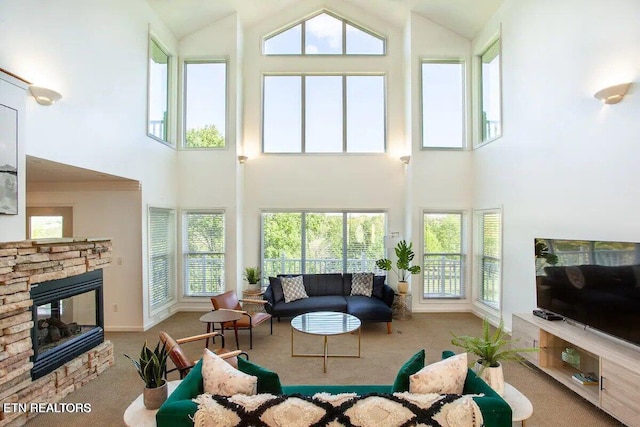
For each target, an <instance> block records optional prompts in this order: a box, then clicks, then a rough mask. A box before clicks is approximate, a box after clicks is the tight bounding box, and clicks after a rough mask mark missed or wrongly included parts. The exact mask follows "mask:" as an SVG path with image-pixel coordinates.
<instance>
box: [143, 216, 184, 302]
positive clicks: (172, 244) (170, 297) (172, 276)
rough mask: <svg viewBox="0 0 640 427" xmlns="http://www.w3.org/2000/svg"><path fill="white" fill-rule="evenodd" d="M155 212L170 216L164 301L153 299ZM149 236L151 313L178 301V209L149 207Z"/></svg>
mask: <svg viewBox="0 0 640 427" xmlns="http://www.w3.org/2000/svg"><path fill="white" fill-rule="evenodd" d="M154 212H157V213H163V214H166V215H168V216H169V221H168V223H167V224H168V226H169V229H168V232H167V236H166V237H167V239H168V242H167V251H168V252H167V254H166V255H165V256H166V258H167V263H168V269H169V272H168V277H167V290H166V294H167V298H166V299H164V300H162V301H156V302H155V303H154V301H153V300H152V296H153V289H154V283H153V262H154V261H153V258H154V257H153V253H152V250H153V243H154V241H153V237H154V236H153V233H152V229H151V223H152V215H153V214H154ZM147 218H148V219H147V222H148V225H147V230H148V231H147V237H148V239H147V240H148V243H147V244H148V250H147V253H148V257H149V258H148V283H149V311H150V313H151V314H154V313H157V312H158V311H160V310H162V309H164V308H165V307H167V306H168V305H170V304H172V303H174V302H175V301H176V294H177V292H176V290H177V277H176V276H177V262H176V261H177V256H176V247H177V245H176V243H177V240H176V238H177V225H176V211H175V209H171V208H158V207H151V206H150V207H149V209H148V216H147Z"/></svg>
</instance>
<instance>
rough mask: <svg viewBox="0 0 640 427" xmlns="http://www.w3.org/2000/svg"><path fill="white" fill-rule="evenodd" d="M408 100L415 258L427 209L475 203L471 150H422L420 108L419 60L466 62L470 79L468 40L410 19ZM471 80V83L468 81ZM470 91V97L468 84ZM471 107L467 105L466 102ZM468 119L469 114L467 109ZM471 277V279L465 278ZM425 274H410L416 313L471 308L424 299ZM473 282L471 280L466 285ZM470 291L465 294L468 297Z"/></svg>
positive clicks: (420, 246)
mask: <svg viewBox="0 0 640 427" xmlns="http://www.w3.org/2000/svg"><path fill="white" fill-rule="evenodd" d="M409 25H410V31H409V34H410V54H409V58H408V61H409V63H410V64H411V65H410V73H409V74H408V79H409V82H410V85H408V95H407V96H409V97H410V105H411V117H410V121H409V126H410V129H411V146H412V156H411V163H410V166H409V173H410V191H409V193H408V198H409V200H408V204H407V206H408V207H407V210H408V212H407V214H408V215H410V217H411V227H410V230H411V240H412V241H413V242H414V250H415V251H416V253H417V254H421V253H423V249H424V248H423V246H424V243H423V240H424V236H423V231H422V216H423V212H424V210H425V209H427V210H443V211H468V210H469V209H470V207H471V200H472V197H473V196H472V189H473V185H472V181H471V177H472V166H473V163H472V152H471V151H469V150H433V149H430V150H423V149H421V147H422V126H421V123H422V107H421V102H422V99H421V87H422V84H421V78H422V76H421V61H422V60H424V59H453V60H463V61H465V68H466V71H467V76H470V75H471V66H470V64H469V63H470V51H471V42H470V40H468V39H466V38H464V37H462V36H460V35H458V34H456V33H454V32H453V31H451V30H449V29H447V28H445V27H442V26H440V25H438V24H436V23H434V22H432V21H430V20H428V19H427V18H425V17H423V16H421V15H418V14H415V13H413V14H411V16H410V21H409ZM467 80H469V79H468V78H467ZM467 93H469V94H470V90H469V84H468V82H467ZM466 105H467V107H468V106H469V103H468V102H467V103H466ZM467 110H468V111H467V115H469V114H470V110H469V109H468V108H467ZM467 279H469V277H467ZM422 282H423V275H422V273H421V274H418V275H415V276H412V281H411V287H412V293H413V295H414V298H413V305H414V309H415V310H416V311H452V310H468V309H469V300H468V299H467V300H443V301H441V300H424V299H422V298H421V297H420V295H422V289H421V284H422ZM470 285H471V282H470V281H469V280H467V283H466V286H470ZM469 294H470V293H469V292H467V296H469Z"/></svg>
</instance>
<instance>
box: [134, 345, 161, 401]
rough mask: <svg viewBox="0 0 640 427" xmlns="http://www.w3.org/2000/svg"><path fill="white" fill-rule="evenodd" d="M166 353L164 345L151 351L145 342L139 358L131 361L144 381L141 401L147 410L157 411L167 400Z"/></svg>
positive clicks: (157, 346)
mask: <svg viewBox="0 0 640 427" xmlns="http://www.w3.org/2000/svg"><path fill="white" fill-rule="evenodd" d="M168 355H169V353H168V352H167V349H166V346H165V344H163V345H162V348H161V347H160V343H159V342H158V344H157V345H156V348H155V349H154V350H153V351H152V350H151V349H150V348H149V347H148V346H147V342H146V341H145V342H144V345H143V346H142V351H140V358H139V359H138V360H134V359H132V358H131V357H130V356H128V355H126V354H125V356H126V357H127V358H129V360H131V361H132V362H133V364H134V366H135V367H136V369H137V370H138V375H140V378H142V381H144V385H145V387H144V391H143V393H142V394H143V401H144V406H145V407H146V408H147V409H158V408H159V407H160V406H161V405H162V404H163V403H164V401H165V400H167V380H166V379H165V376H166V372H167V357H168Z"/></svg>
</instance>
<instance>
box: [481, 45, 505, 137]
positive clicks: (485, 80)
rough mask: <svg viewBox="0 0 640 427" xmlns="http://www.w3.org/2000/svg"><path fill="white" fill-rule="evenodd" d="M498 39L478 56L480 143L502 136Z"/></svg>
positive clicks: (500, 70)
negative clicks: (480, 115) (480, 116)
mask: <svg viewBox="0 0 640 427" xmlns="http://www.w3.org/2000/svg"><path fill="white" fill-rule="evenodd" d="M500 50H501V49H500V39H498V40H496V41H495V42H493V43H492V44H491V46H489V47H488V48H487V50H485V51H484V52H483V53H482V55H480V92H481V93H480V104H481V105H480V112H481V114H482V118H481V127H482V129H481V131H482V141H480V143H484V142H489V141H492V140H494V139H496V138H499V137H501V136H502V87H501V86H502V69H501V60H500Z"/></svg>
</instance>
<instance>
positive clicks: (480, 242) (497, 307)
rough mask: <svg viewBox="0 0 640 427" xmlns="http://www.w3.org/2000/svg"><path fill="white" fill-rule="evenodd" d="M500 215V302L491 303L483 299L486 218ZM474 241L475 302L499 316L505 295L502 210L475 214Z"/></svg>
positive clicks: (481, 307) (487, 210) (481, 211)
mask: <svg viewBox="0 0 640 427" xmlns="http://www.w3.org/2000/svg"><path fill="white" fill-rule="evenodd" d="M492 214H498V215H500V231H499V233H500V236H499V240H500V254H499V256H498V262H499V264H500V265H499V267H498V274H499V275H500V277H499V279H498V286H499V289H498V301H497V302H489V301H485V300H483V299H482V294H483V268H482V267H483V260H482V259H483V256H484V216H485V215H492ZM474 226H475V233H474V240H475V245H474V247H475V251H474V252H475V254H474V266H475V269H474V270H475V274H474V276H475V280H476V285H475V286H474V302H475V304H476V305H477V306H478V307H479V308H480V309H481V310H482V311H486V312H487V313H489V314H490V315H493V316H498V317H499V315H500V313H501V311H502V300H503V298H502V294H503V274H502V270H503V259H502V258H503V256H502V255H503V251H502V248H503V242H504V232H503V230H504V215H503V212H502V209H501V208H494V209H479V210H476V211H475V212H474Z"/></svg>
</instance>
